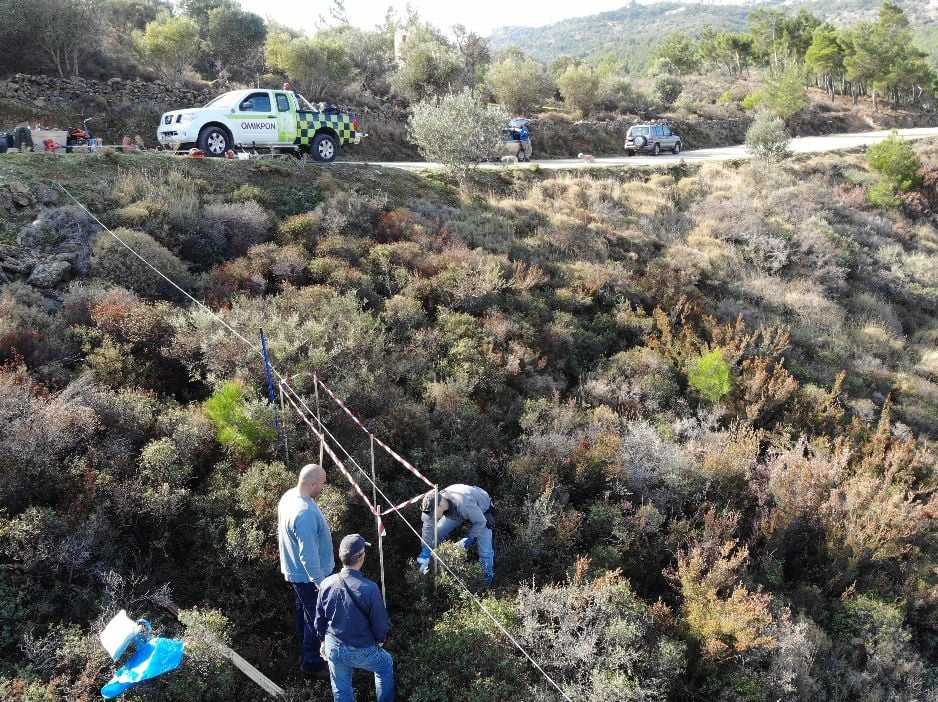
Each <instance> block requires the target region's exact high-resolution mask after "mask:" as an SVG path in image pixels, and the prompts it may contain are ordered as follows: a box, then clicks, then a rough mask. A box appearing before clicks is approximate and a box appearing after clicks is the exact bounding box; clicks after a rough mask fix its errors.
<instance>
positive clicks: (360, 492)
mask: <svg viewBox="0 0 938 702" xmlns="http://www.w3.org/2000/svg"><path fill="white" fill-rule="evenodd" d="M280 394H281V396H284V395H285V396H286V398H287V402H289V403H290V404H291V405H292V406H293V409H295V410H296V413H297V414H298V415H300V419H302V420H303V421H304V422H306V425H307V426H308V427H309V428H310V429H311V430H312V432H313V433H314V434H315V435H316V437H317V438H318V439H319V440H320V441H321V442H322V445H323V448H324V449H325V451H326V453H328V454H329V458H331V459H332V461H333V462H334V463H335V465H336V467H337V468H338V469H339V470H340V471H341V472H342V475H344V476H345V479H346V480H348V481H349V483H351V484H352V487H353V488H355V491H356V492H357V493H358V495H359V496H360V497H361V498H362V500H364V501H365V504H366V505H368V509H369V511H370V512H371V513H372V514H373V515H375V517H377V519H378V530H379V531H380V532H381V535H382V536H383V535H384V534H385V530H384V521H383V520H382V519H381V516H382V515H381V512H380V510H378V508H377V507H375V506H374V505H372V504H371V500H369V499H368V496H367V495H366V494H365V492H364V490H362V488H361V486H360V485H359V484H358V483H357V482H355V478H353V477H352V474H351V473H349V472H348V469H346V467H345V464H344V463H342V461H341V460H340V459H339V457H338V456H337V455H336V454H335V451H333V450H332V447H331V446H329V442H328V441H326V440H325V437H324V436H323V434H322V432H321V431H320V430H319V428H318V427H316V426H315V425H314V424H313V423H312V421H310V419H309V417H307V416H306V413H305V412H304V411H303V410H302V409H300V407H299V406H298V405H297V404H296V402H294V400H293V397H292V395H291V394H290V393H284V392H283V384H282V383H281V385H280ZM421 497H422V496H421Z"/></svg>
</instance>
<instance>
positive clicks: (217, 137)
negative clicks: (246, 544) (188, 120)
mask: <svg viewBox="0 0 938 702" xmlns="http://www.w3.org/2000/svg"><path fill="white" fill-rule="evenodd" d="M199 148H200V149H201V150H202V153H204V154H205V155H206V156H224V155H225V152H226V151H227V150H228V149H230V148H231V144H230V143H229V141H228V134H227V132H225V130H224V129H222V128H220V127H205V129H203V130H202V131H201V132H199Z"/></svg>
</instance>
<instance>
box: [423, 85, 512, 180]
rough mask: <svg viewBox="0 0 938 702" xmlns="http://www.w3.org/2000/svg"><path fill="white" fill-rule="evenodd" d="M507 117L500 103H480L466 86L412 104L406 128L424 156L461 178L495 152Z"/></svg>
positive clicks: (494, 154)
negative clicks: (459, 89)
mask: <svg viewBox="0 0 938 702" xmlns="http://www.w3.org/2000/svg"><path fill="white" fill-rule="evenodd" d="M507 121H508V112H507V111H506V110H505V108H504V107H501V106H500V105H483V104H482V103H481V102H480V101H479V97H478V95H477V94H476V93H475V92H473V91H472V90H469V89H468V88H466V89H464V90H463V91H462V92H461V93H449V94H448V95H444V96H443V97H440V98H430V99H427V100H424V101H423V102H419V103H417V104H416V105H414V108H413V113H412V114H411V116H410V120H409V121H408V131H409V134H410V138H411V140H412V141H413V142H414V143H415V144H416V145H417V148H418V149H420V153H421V154H422V155H423V156H424V158H426V159H428V160H430V161H439V162H440V163H442V164H443V165H444V166H446V167H447V168H448V169H450V170H451V171H453V172H454V173H455V174H456V176H457V177H458V178H459V179H460V180H465V178H466V177H467V176H468V174H469V171H470V170H471V169H472V168H475V167H476V166H477V165H479V164H480V163H482V162H483V161H486V160H489V159H491V158H493V157H494V156H496V155H497V154H498V153H499V149H500V148H501V133H502V132H501V130H502V128H503V127H504V126H505V123H506V122H507Z"/></svg>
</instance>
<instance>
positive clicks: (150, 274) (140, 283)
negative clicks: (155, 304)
mask: <svg viewBox="0 0 938 702" xmlns="http://www.w3.org/2000/svg"><path fill="white" fill-rule="evenodd" d="M114 233H115V234H116V235H117V236H118V237H120V238H121V240H122V241H124V242H125V243H126V244H127V246H129V247H130V248H131V249H133V250H134V251H136V252H137V253H139V254H140V256H142V257H143V258H144V259H146V260H147V261H149V262H150V263H151V264H152V265H153V267H154V268H156V269H158V270H159V271H161V272H162V273H163V274H164V275H165V276H166V277H168V278H169V279H170V280H172V281H173V282H175V283H176V284H177V285H179V286H180V287H181V288H183V289H186V288H188V287H189V286H190V285H191V281H190V278H189V272H188V270H186V267H185V265H183V263H182V261H180V260H179V259H178V258H176V256H174V255H173V253H172V252H171V251H169V250H168V249H166V248H165V247H163V246H161V245H160V244H158V243H157V242H156V241H154V239H153V237H151V236H150V235H149V234H144V233H143V232H138V231H134V230H133V229H118V230H117V231H115V232H114ZM91 272H92V274H94V275H95V276H97V277H99V278H104V279H105V280H108V281H110V282H112V283H114V284H116V285H120V286H121V287H125V288H127V289H129V290H132V291H134V292H135V293H137V294H139V295H141V296H142V297H147V298H166V299H169V300H176V299H179V298H180V297H181V296H182V295H181V293H180V292H179V291H178V290H176V289H175V288H174V287H173V286H172V285H170V284H169V283H168V282H166V280H164V279H163V278H162V277H161V276H160V275H158V274H157V273H156V272H155V271H154V270H153V269H152V268H150V267H149V266H148V265H146V264H145V263H144V262H143V261H141V260H140V259H139V258H137V257H136V256H135V255H134V254H133V253H131V252H130V251H128V250H127V248H125V247H124V246H122V245H121V244H120V243H119V242H118V241H116V240H115V239H114V238H113V237H111V236H101V237H98V238H97V240H96V241H95V244H94V255H93V256H92V259H91Z"/></svg>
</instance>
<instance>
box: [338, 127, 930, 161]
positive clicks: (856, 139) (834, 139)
mask: <svg viewBox="0 0 938 702" xmlns="http://www.w3.org/2000/svg"><path fill="white" fill-rule="evenodd" d="M891 133H892V132H891V131H890V130H885V131H879V132H858V133H856V134H829V135H827V136H812V137H800V138H798V139H793V140H792V142H791V150H792V151H794V152H795V153H822V152H824V151H837V150H842V149H852V148H855V147H858V146H869V145H870V144H876V143H879V142H880V141H882V140H883V139H885V138H886V137H888V136H889V135H890V134H891ZM899 134H900V135H901V136H903V137H904V138H906V139H923V138H925V137H936V136H938V127H920V128H915V129H900V130H899ZM535 147H536V144H535ZM535 152H536V148H535ZM741 158H749V153H748V152H747V151H746V147H745V146H723V147H720V148H718V149H699V150H697V151H684V152H682V153H681V154H680V155H674V154H670V153H667V154H661V155H660V156H651V155H647V156H645V155H643V156H632V157H627V156H624V155H623V156H614V157H609V158H596V159H595V160H594V161H593V162H591V163H587V162H585V161H582V160H580V159H576V158H572V159H550V160H543V161H542V160H539V159H535V160H533V161H531V162H530V163H519V164H510V165H506V164H502V163H485V164H482V166H481V168H530V167H531V166H539V167H540V168H547V169H554V170H559V169H573V168H597V167H603V166H662V165H668V164H671V163H676V162H677V161H679V160H680V159H684V161H685V162H686V163H695V162H701V161H732V160H734V159H741ZM346 163H362V162H361V161H346ZM369 165H372V166H388V167H390V168H403V169H405V170H411V171H414V170H426V169H431V170H432V169H439V168H442V167H443V166H442V165H441V164H439V163H429V162H425V161H383V162H370V163H369Z"/></svg>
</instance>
